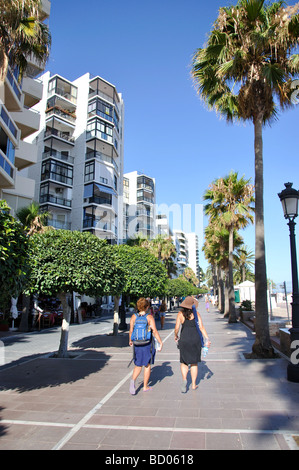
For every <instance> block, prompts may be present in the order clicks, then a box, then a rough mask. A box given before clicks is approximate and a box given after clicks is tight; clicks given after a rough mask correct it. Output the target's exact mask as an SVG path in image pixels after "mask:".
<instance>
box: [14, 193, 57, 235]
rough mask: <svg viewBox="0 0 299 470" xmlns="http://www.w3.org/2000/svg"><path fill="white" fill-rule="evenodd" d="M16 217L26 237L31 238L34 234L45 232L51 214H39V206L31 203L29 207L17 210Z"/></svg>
mask: <svg viewBox="0 0 299 470" xmlns="http://www.w3.org/2000/svg"><path fill="white" fill-rule="evenodd" d="M16 215H17V217H18V219H19V220H20V222H21V223H22V224H23V226H24V229H25V230H26V231H27V234H28V236H31V235H33V234H34V233H36V232H43V231H44V230H45V225H46V224H47V219H48V218H49V217H50V216H51V213H50V212H41V211H40V207H39V204H38V203H37V202H34V201H33V202H32V203H31V204H30V205H29V206H26V207H22V208H21V209H19V210H18V211H17V214H16Z"/></svg>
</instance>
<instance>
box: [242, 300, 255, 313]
mask: <svg viewBox="0 0 299 470" xmlns="http://www.w3.org/2000/svg"><path fill="white" fill-rule="evenodd" d="M240 310H243V311H245V312H251V311H252V310H253V308H252V303H251V300H243V302H242V303H241V305H240Z"/></svg>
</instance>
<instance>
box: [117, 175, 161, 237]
mask: <svg viewBox="0 0 299 470" xmlns="http://www.w3.org/2000/svg"><path fill="white" fill-rule="evenodd" d="M155 184H156V183H155V179H154V178H151V177H149V176H147V175H145V174H144V173H140V172H138V171H132V172H130V173H125V174H124V178H123V188H124V198H123V200H124V239H128V238H132V237H134V236H136V235H138V234H139V235H141V234H142V235H144V236H146V237H148V238H150V239H152V238H155V236H156V190H155Z"/></svg>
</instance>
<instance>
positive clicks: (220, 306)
mask: <svg viewBox="0 0 299 470" xmlns="http://www.w3.org/2000/svg"><path fill="white" fill-rule="evenodd" d="M218 286H219V287H218V310H219V312H221V313H223V312H224V286H223V271H222V269H221V268H220V267H218Z"/></svg>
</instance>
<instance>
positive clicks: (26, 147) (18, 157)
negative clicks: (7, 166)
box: [15, 140, 37, 170]
mask: <svg viewBox="0 0 299 470" xmlns="http://www.w3.org/2000/svg"><path fill="white" fill-rule="evenodd" d="M36 162H37V146H36V145H34V144H30V143H28V142H25V141H24V140H20V142H19V147H18V148H16V151H15V166H16V167H17V168H18V170H22V169H23V168H27V167H28V166H31V165H33V164H34V163H36Z"/></svg>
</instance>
